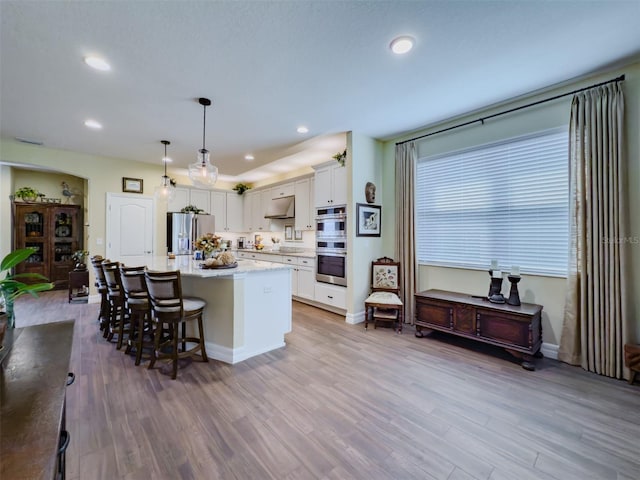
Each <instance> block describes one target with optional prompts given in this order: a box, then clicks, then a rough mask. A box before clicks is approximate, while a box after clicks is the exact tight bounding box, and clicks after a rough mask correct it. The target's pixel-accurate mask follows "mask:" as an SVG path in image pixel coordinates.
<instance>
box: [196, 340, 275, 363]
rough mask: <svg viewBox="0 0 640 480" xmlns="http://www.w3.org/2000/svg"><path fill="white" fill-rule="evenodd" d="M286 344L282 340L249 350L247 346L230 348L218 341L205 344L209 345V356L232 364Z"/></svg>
mask: <svg viewBox="0 0 640 480" xmlns="http://www.w3.org/2000/svg"><path fill="white" fill-rule="evenodd" d="M285 345H286V344H285V342H281V343H278V344H276V345H270V346H267V347H264V348H262V349H260V350H253V351H249V350H247V349H246V348H245V347H240V348H229V347H223V346H222V345H218V344H216V343H211V342H205V346H206V347H207V357H209V358H213V359H214V360H219V361H221V362H224V363H229V364H231V365H233V364H234V363H240V362H242V361H243V360H246V359H248V358H251V357H255V356H256V355H261V354H263V353H267V352H270V351H271V350H275V349H276V348H282V347H284V346H285Z"/></svg>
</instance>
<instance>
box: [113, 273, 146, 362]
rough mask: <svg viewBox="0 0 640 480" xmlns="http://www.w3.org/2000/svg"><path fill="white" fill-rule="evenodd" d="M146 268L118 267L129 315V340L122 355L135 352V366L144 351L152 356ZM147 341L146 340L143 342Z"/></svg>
mask: <svg viewBox="0 0 640 480" xmlns="http://www.w3.org/2000/svg"><path fill="white" fill-rule="evenodd" d="M145 270H146V267H144V266H143V267H125V266H123V265H120V282H121V284H122V293H123V294H124V306H125V309H126V310H127V312H128V314H129V338H128V339H127V348H126V349H125V351H124V353H127V354H128V353H130V352H131V349H132V348H135V350H136V365H140V361H141V360H142V352H143V350H144V349H148V350H150V357H151V356H152V355H153V326H152V324H151V303H150V302H149V294H148V293H147V285H146V283H145V279H144V272H145ZM145 339H147V340H145Z"/></svg>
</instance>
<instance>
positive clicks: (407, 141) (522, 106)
mask: <svg viewBox="0 0 640 480" xmlns="http://www.w3.org/2000/svg"><path fill="white" fill-rule="evenodd" d="M622 81H624V74H623V75H620V76H619V77H617V78H613V79H611V80H607V81H606V82H601V83H596V84H595V85H591V86H588V87H584V88H579V89H578V90H573V91H572V92H567V93H562V94H560V95H556V96H555V97H551V98H545V99H544V100H538V101H537V102H533V103H529V104H527V105H521V106H519V107H515V108H511V109H509V110H505V111H504V112H498V113H494V114H493V115H488V116H486V117H481V118H477V119H476V120H470V121H468V122H464V123H459V124H458V125H453V126H452V127H447V128H443V129H442V130H438V131H436V132H431V133H426V134H424V135H420V136H418V137H413V138H410V139H409V140H403V141H402V142H396V145H402V144H404V143H409V142H413V141H414V140H420V139H421V138H426V137H430V136H432V135H437V134H439V133H444V132H448V131H449V130H454V129H456V128H460V127H466V126H467V125H471V124H473V123H477V122H480V123H482V124H484V121H485V120H488V119H490V118H494V117H499V116H500V115H506V114H507V113H512V112H516V111H518V110H523V109H525V108H529V107H534V106H536V105H540V104H541V103H546V102H550V101H552V100H557V99H558V98H562V97H566V96H567V95H573V94H575V93H579V92H583V91H585V90H589V89H591V88H595V87H600V86H602V85H606V84H607V83H613V82H622Z"/></svg>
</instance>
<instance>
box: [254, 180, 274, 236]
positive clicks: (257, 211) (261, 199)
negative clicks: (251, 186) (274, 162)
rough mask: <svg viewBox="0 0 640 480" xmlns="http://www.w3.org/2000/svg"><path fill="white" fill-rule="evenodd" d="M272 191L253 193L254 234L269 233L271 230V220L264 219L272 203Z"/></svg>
mask: <svg viewBox="0 0 640 480" xmlns="http://www.w3.org/2000/svg"><path fill="white" fill-rule="evenodd" d="M271 199H272V197H271V189H270V188H269V189H266V190H262V191H259V192H253V203H252V205H251V216H252V221H251V224H252V226H253V228H254V229H253V230H251V231H253V232H268V231H270V229H271V220H269V219H268V218H264V215H265V214H266V213H267V208H268V207H269V204H270V203H271Z"/></svg>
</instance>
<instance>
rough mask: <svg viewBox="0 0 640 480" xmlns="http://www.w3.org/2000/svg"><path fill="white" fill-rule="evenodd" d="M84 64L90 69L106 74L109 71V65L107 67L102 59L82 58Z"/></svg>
mask: <svg viewBox="0 0 640 480" xmlns="http://www.w3.org/2000/svg"><path fill="white" fill-rule="evenodd" d="M84 63H86V64H87V65H89V66H90V67H91V68H95V69H96V70H100V71H101V72H108V71H109V70H111V65H109V64H108V63H107V61H106V60H105V59H104V58H100V57H93V56H89V57H84Z"/></svg>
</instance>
